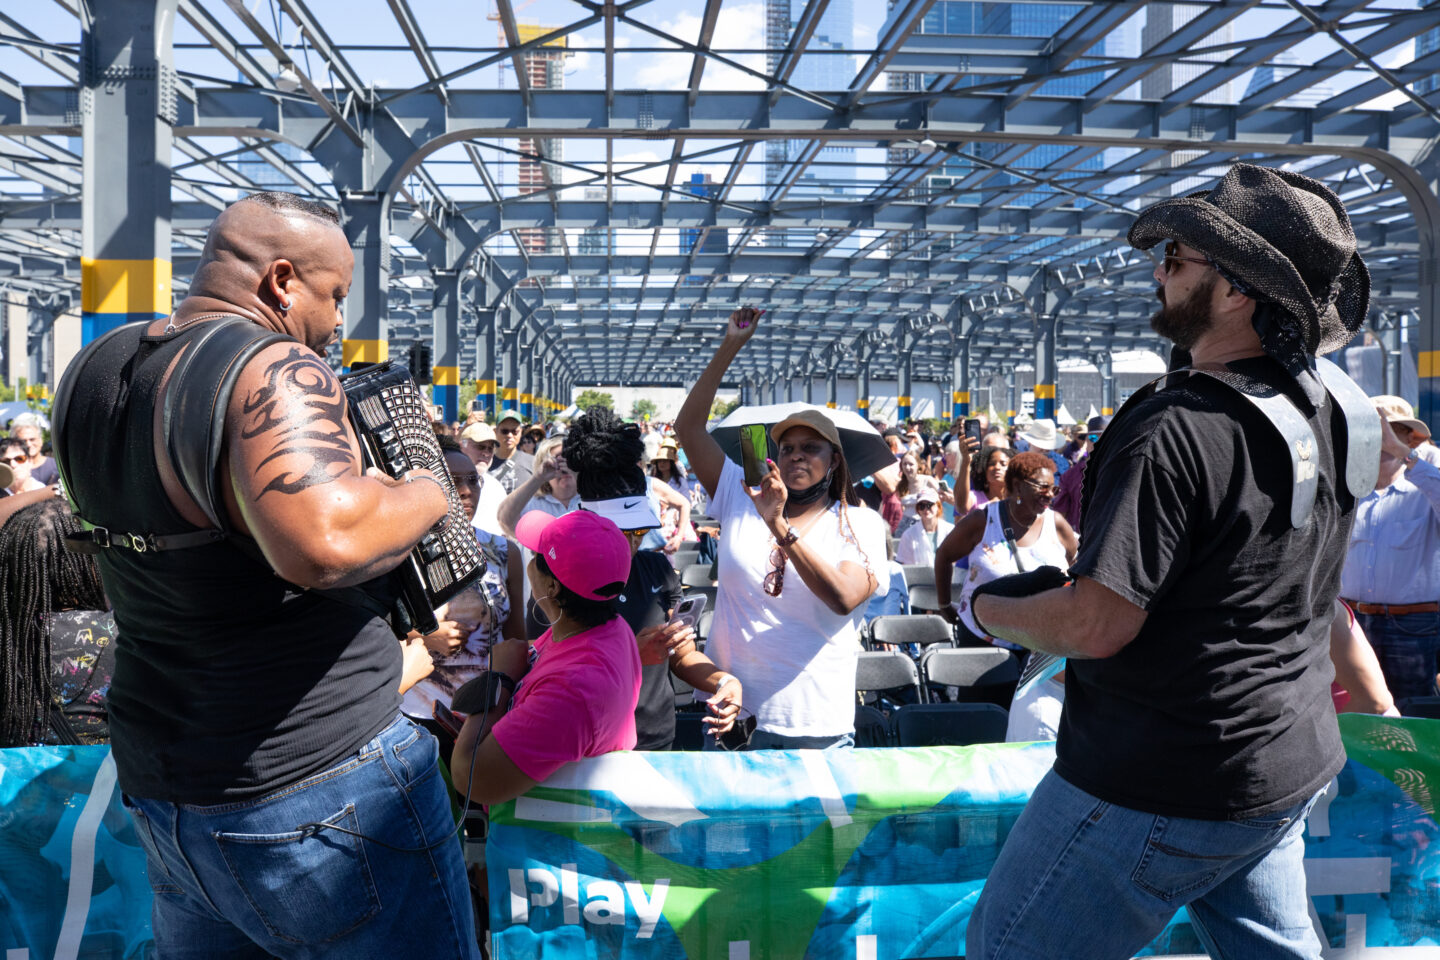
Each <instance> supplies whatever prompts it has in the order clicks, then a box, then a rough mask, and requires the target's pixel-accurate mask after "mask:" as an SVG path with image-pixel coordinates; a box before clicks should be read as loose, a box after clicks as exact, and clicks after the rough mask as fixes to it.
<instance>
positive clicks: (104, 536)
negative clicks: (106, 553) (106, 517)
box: [90, 527, 110, 550]
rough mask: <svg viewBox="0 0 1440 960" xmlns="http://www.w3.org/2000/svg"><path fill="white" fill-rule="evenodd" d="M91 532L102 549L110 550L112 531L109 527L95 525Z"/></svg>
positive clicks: (96, 543)
mask: <svg viewBox="0 0 1440 960" xmlns="http://www.w3.org/2000/svg"><path fill="white" fill-rule="evenodd" d="M90 534H91V536H92V537H94V539H95V545H96V546H98V547H99V548H100V549H101V550H108V549H109V548H110V531H109V530H108V529H106V528H105V527H94V528H92V529H91V531H90Z"/></svg>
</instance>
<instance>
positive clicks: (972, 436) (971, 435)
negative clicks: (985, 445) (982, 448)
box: [965, 417, 980, 443]
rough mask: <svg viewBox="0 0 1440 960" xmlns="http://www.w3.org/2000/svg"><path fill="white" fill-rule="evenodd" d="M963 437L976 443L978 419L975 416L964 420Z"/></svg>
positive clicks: (978, 431) (978, 429)
mask: <svg viewBox="0 0 1440 960" xmlns="http://www.w3.org/2000/svg"><path fill="white" fill-rule="evenodd" d="M965 438H966V439H967V440H974V441H976V442H977V443H978V442H979V441H980V421H979V420H978V419H976V418H975V417H971V418H969V419H967V420H966V421H965Z"/></svg>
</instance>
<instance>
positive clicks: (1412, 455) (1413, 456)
mask: <svg viewBox="0 0 1440 960" xmlns="http://www.w3.org/2000/svg"><path fill="white" fill-rule="evenodd" d="M1419 459H1420V451H1419V450H1418V449H1414V450H1411V451H1410V452H1409V453H1407V454H1405V459H1404V460H1403V461H1401V462H1402V463H1403V464H1404V465H1405V466H1406V467H1413V466H1414V465H1415V461H1417V460H1419Z"/></svg>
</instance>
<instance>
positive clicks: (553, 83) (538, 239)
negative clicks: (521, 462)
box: [500, 23, 572, 253]
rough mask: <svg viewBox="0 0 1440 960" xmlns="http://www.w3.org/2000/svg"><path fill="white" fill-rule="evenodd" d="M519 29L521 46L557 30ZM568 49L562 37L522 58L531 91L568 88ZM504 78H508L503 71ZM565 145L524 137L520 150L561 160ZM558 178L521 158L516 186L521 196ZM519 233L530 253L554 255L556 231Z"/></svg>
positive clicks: (538, 163) (502, 40)
mask: <svg viewBox="0 0 1440 960" xmlns="http://www.w3.org/2000/svg"><path fill="white" fill-rule="evenodd" d="M518 28H519V34H520V42H521V43H529V42H530V41H532V40H535V39H537V38H539V37H543V36H545V34H547V33H550V32H552V31H553V30H555V27H547V26H543V25H541V24H538V23H522V24H518ZM500 44H501V46H504V45H505V33H504V30H503V29H502V30H501V31H500ZM568 46H569V38H568V37H560V38H559V39H558V40H551V41H549V42H548V43H546V44H544V45H543V46H540V47H534V48H532V49H531V50H530V51H529V52H528V53H526V54H525V55H524V56H523V57H522V62H523V63H524V65H525V79H526V80H528V81H529V83H530V89H531V90H559V89H561V88H563V87H564V86H565V60H566V59H567V58H568V57H570V56H571V55H572V54H571V52H570V50H569V49H567V48H568ZM501 77H502V78H503V77H504V73H503V71H502V73H501ZM502 85H503V83H502ZM563 143H564V141H561V140H556V139H551V138H536V137H521V138H520V140H519V142H518V144H517V149H519V151H520V152H521V153H522V154H531V155H539V156H543V157H545V158H547V159H550V160H560V159H562V157H563V155H564V154H563V146H562V145H563ZM556 175H557V174H556V172H555V171H554V170H553V168H547V167H546V164H545V163H544V162H543V161H541V160H538V159H535V158H534V157H533V156H527V157H521V158H520V159H519V162H518V164H517V169H516V184H517V186H518V188H519V193H520V196H522V197H523V196H525V195H527V194H531V193H538V192H539V191H541V190H544V189H546V188H547V187H549V186H550V185H551V184H550V182H549V178H550V177H552V176H556ZM516 233H517V234H518V235H519V237H520V245H521V246H523V247H524V248H525V252H526V253H550V252H551V248H552V247H553V246H555V245H556V244H557V237H556V235H555V232H554V231H552V230H549V229H546V228H544V227H536V228H531V229H525V230H517V231H516Z"/></svg>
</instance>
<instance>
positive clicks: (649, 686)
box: [620, 550, 683, 750]
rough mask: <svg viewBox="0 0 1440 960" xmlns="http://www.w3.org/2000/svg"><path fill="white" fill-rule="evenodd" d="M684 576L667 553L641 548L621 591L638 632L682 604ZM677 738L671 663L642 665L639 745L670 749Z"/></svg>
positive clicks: (624, 613)
mask: <svg viewBox="0 0 1440 960" xmlns="http://www.w3.org/2000/svg"><path fill="white" fill-rule="evenodd" d="M682 594H683V590H682V589H681V587H680V577H679V575H678V574H676V573H675V568H674V567H672V566H671V565H670V561H669V560H667V559H665V556H664V555H663V554H660V553H656V552H655V551H653V550H641V551H640V552H639V553H637V554H635V556H634V558H633V559H632V560H631V561H630V580H629V582H627V583H626V584H625V590H624V592H623V593H621V594H620V616H622V617H624V618H625V622H626V623H628V624H630V629H631V630H634V631H635V632H636V633H637V634H638V633H639V632H640V631H641V630H644V629H645V628H646V627H655V626H659V625H660V624H662V623H664V622H665V621H666V620H667V619H668V617H667V616H666V611H667V610H674V609H675V608H676V607H677V606H679V604H680V597H681V596H682ZM674 740H675V690H674V688H673V687H671V686H670V664H669V663H657V664H655V665H654V666H652V667H641V668H640V699H639V700H638V701H637V702H636V704H635V749H636V750H668V749H670V744H671V743H673V742H674Z"/></svg>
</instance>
